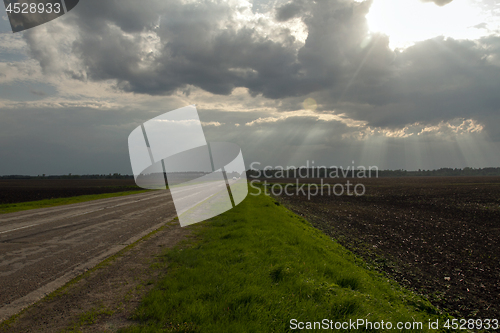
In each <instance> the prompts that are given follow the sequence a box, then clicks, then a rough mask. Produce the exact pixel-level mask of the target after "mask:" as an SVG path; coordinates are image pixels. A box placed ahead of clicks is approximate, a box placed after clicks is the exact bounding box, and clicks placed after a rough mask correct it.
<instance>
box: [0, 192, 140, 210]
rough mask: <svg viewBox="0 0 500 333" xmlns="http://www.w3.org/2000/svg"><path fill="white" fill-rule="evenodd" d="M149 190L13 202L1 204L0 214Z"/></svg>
mask: <svg viewBox="0 0 500 333" xmlns="http://www.w3.org/2000/svg"><path fill="white" fill-rule="evenodd" d="M147 191H149V190H139V191H125V192H115V193H103V194H92V195H80V196H77V197H69V198H57V199H46V200H39V201H28V202H21V203H14V204H1V205H0V214H7V213H15V212H20V211H23V210H29V209H37V208H48V207H55V206H62V205H70V204H74V203H79V202H85V201H92V200H98V199H107V198H114V197H121V196H125V195H131V194H138V193H144V192H147Z"/></svg>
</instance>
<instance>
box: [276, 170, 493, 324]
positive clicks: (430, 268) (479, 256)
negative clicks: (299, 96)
mask: <svg viewBox="0 0 500 333" xmlns="http://www.w3.org/2000/svg"><path fill="white" fill-rule="evenodd" d="M287 181H288V180H287ZM303 181H304V182H316V181H317V180H303ZM329 181H330V182H331V183H344V184H345V179H344V180H341V179H336V180H333V179H331V180H329ZM279 182H280V183H283V182H285V181H283V180H279ZM294 182H295V181H294ZM357 182H361V183H363V184H366V195H365V196H359V197H355V196H346V195H344V196H340V197H337V196H334V195H323V196H312V197H311V199H310V200H307V196H303V195H298V196H297V195H294V196H281V197H280V200H281V202H282V203H283V204H284V205H285V206H288V207H289V208H291V209H292V210H293V211H295V212H296V213H298V214H300V215H302V216H305V217H306V218H308V219H309V221H310V222H311V223H312V224H313V225H314V226H315V227H317V228H319V229H321V230H322V231H323V232H325V233H326V234H328V235H330V236H332V237H333V238H334V239H336V240H337V241H338V242H339V243H341V244H342V245H343V246H345V247H347V248H348V249H350V250H351V251H353V252H354V253H356V254H358V255H359V256H361V257H363V258H364V259H365V260H366V261H367V262H368V263H369V264H370V265H373V266H374V267H376V268H377V269H379V270H382V271H385V272H386V273H388V274H389V275H390V276H392V277H393V278H395V279H396V280H397V281H399V282H401V283H402V284H404V285H405V286H407V287H408V288H410V289H413V290H415V291H417V292H419V293H422V294H424V295H426V296H427V297H428V298H429V300H431V302H433V303H434V304H435V305H437V306H438V307H440V308H442V309H444V310H446V311H447V312H449V313H450V314H452V315H455V316H457V317H459V318H483V319H486V318H489V319H494V318H496V319H498V318H500V270H499V267H500V265H499V264H500V251H499V250H498V245H499V244H500V178H498V177H484V178H482V177H454V178H446V177H443V178H437V177H435V178H425V177H415V178H392V179H388V178H381V179H367V180H357ZM289 192H292V189H289ZM325 193H327V192H324V194H325Z"/></svg>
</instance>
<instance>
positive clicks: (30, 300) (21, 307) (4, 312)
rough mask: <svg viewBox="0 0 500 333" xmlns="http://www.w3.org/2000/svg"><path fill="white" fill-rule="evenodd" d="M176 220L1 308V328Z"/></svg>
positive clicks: (151, 228)
mask: <svg viewBox="0 0 500 333" xmlns="http://www.w3.org/2000/svg"><path fill="white" fill-rule="evenodd" d="M175 219H176V214H173V215H171V216H169V217H167V218H166V219H165V220H164V221H163V222H160V223H158V224H156V225H154V226H152V227H150V228H148V229H146V230H144V231H142V232H140V233H139V234H137V235H135V236H133V237H131V238H129V239H127V240H126V241H124V242H122V243H121V244H116V245H114V246H113V247H111V248H110V249H109V250H108V251H106V252H104V253H102V254H101V255H99V256H97V257H95V258H92V259H91V260H89V261H87V262H85V263H83V264H80V265H78V266H77V267H75V268H73V269H72V270H71V271H69V272H68V273H66V274H64V275H63V276H61V277H59V278H57V279H55V280H54V281H51V282H49V283H48V284H46V285H44V286H42V287H40V288H38V289H37V290H34V291H32V292H31V293H29V294H28V295H26V296H23V297H21V298H19V299H17V300H15V301H13V302H11V303H10V304H8V305H6V306H3V307H2V308H0V327H1V326H3V325H6V324H8V322H9V321H11V320H15V317H17V316H18V315H20V314H22V312H24V311H25V310H27V309H28V308H29V307H31V306H33V305H34V304H36V303H38V302H39V301H41V300H43V299H44V298H45V297H47V296H49V295H50V294H52V293H53V292H55V291H57V290H59V289H61V288H64V287H65V286H66V285H68V284H69V283H71V282H72V281H73V280H74V279H76V278H78V277H80V276H82V275H83V274H84V273H86V272H87V271H89V270H91V269H93V268H95V267H97V266H98V265H99V264H101V263H103V262H104V261H106V260H107V259H110V258H111V257H113V256H114V255H117V254H118V253H119V252H121V251H123V250H129V249H131V248H133V247H134V246H135V245H136V244H138V243H139V241H141V240H143V239H147V238H148V237H149V236H151V235H152V234H153V233H155V232H156V231H158V230H159V229H160V228H162V227H163V226H166V225H168V224H169V223H171V222H173V221H174V220H175Z"/></svg>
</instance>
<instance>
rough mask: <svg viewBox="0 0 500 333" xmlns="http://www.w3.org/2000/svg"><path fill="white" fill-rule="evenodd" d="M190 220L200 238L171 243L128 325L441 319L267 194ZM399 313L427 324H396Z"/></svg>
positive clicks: (228, 327) (240, 328) (225, 326)
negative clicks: (162, 269)
mask: <svg viewBox="0 0 500 333" xmlns="http://www.w3.org/2000/svg"><path fill="white" fill-rule="evenodd" d="M192 228H195V234H196V235H197V237H196V238H195V239H196V240H195V241H193V240H191V242H192V244H190V245H189V246H187V247H186V246H179V247H177V248H175V249H172V250H169V251H167V252H166V254H165V256H164V259H165V262H168V263H169V266H168V274H165V275H164V277H163V278H162V279H161V280H160V282H158V283H157V284H156V285H155V287H154V288H153V289H152V291H151V292H150V293H149V294H148V295H147V296H146V297H145V298H144V300H143V302H142V305H141V306H140V307H139V308H138V309H137V311H136V313H135V315H134V316H133V319H135V320H136V321H137V322H138V323H137V325H134V326H132V327H129V328H127V329H126V330H124V332H217V333H220V332H287V331H294V330H293V329H292V327H291V326H292V325H291V324H290V321H291V320H292V319H296V320H297V322H314V321H316V322H319V321H322V320H323V319H328V320H332V321H333V323H335V322H343V321H349V319H351V320H357V319H365V320H368V321H370V322H372V323H373V322H381V321H382V320H383V321H384V322H385V323H387V322H391V323H392V324H393V325H394V326H393V330H392V331H398V332H405V331H407V332H410V331H411V332H418V331H423V332H425V331H428V329H427V328H428V322H429V319H431V320H433V321H435V320H436V319H440V321H441V322H442V321H443V317H442V316H441V315H439V314H438V311H437V310H436V309H435V308H434V307H433V306H432V305H431V304H430V303H429V302H428V301H426V300H425V299H423V298H421V297H420V296H418V295H415V294H413V293H411V292H409V291H407V290H404V289H402V288H401V287H400V286H399V285H397V284H396V283H394V282H392V281H390V280H388V279H387V277H384V276H383V275H381V274H380V273H377V272H375V271H371V270H369V269H367V266H366V264H365V263H364V262H363V261H361V260H360V259H358V258H357V257H355V256H354V255H353V254H352V253H350V252H349V251H347V250H346V249H345V248H343V247H342V246H340V245H339V244H337V243H336V242H334V241H332V240H331V239H330V238H328V237H327V236H326V235H324V234H323V233H321V232H320V231H318V230H317V229H315V228H313V227H312V226H311V225H310V224H309V223H308V222H307V221H305V220H304V219H302V218H301V217H299V216H297V215H295V214H293V213H292V212H290V211H289V210H287V209H286V208H284V207H283V206H280V205H279V203H278V202H275V201H274V200H273V199H272V198H269V197H266V196H264V195H261V196H258V197H255V196H248V197H247V199H245V201H244V202H242V203H241V204H240V205H239V206H237V207H236V208H234V209H233V210H230V211H228V212H226V213H224V214H222V215H219V216H217V217H215V218H213V219H211V220H209V221H207V222H203V223H200V224H197V225H194V226H192ZM398 322H402V323H406V322H408V323H413V322H422V327H423V329H422V330H419V329H414V327H415V326H412V329H408V330H405V329H401V330H395V326H396V325H397V323H398ZM296 331H298V330H296ZM311 331H314V330H311ZM317 331H320V330H317ZM345 331H346V332H352V331H365V332H370V331H376V332H383V331H385V330H380V329H378V330H376V329H373V330H370V329H359V330H357V329H354V330H349V329H347V330H345ZM387 331H390V330H387ZM433 332H436V331H435V330H433Z"/></svg>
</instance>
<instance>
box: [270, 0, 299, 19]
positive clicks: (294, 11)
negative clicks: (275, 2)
mask: <svg viewBox="0 0 500 333" xmlns="http://www.w3.org/2000/svg"><path fill="white" fill-rule="evenodd" d="M303 10H304V4H303V3H302V2H301V1H295V2H290V3H287V4H285V5H283V6H281V7H279V8H277V9H276V19H277V20H278V21H280V22H283V21H288V20H289V19H291V18H293V17H296V16H298V15H299V14H301V12H302V11H303Z"/></svg>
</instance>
